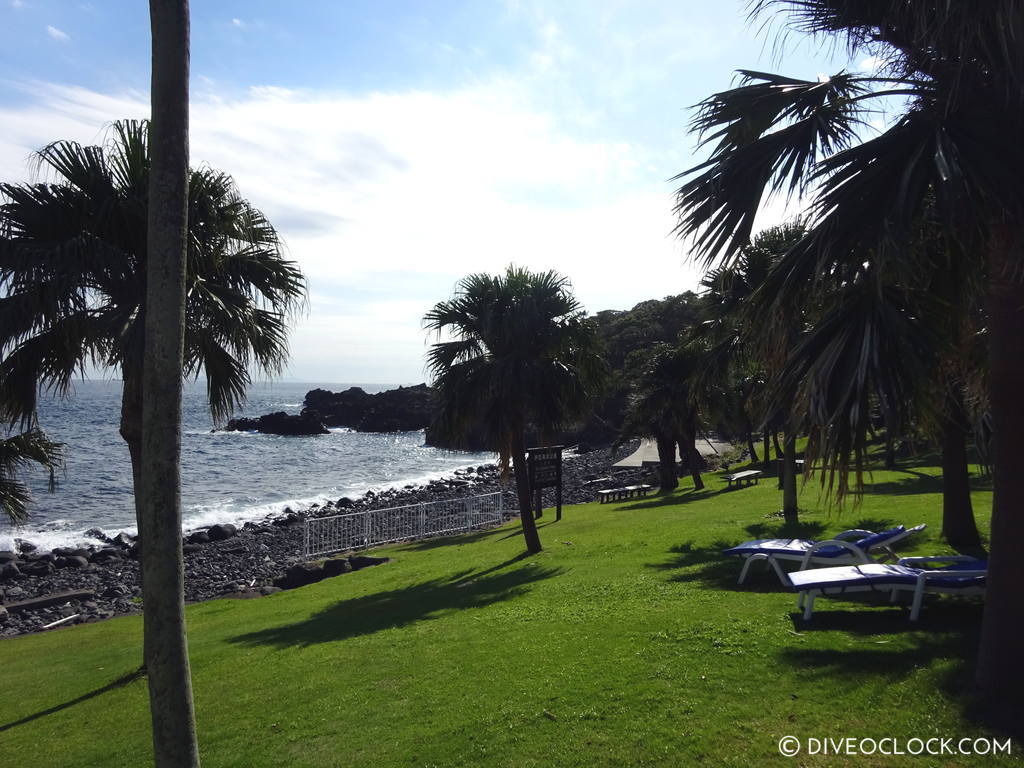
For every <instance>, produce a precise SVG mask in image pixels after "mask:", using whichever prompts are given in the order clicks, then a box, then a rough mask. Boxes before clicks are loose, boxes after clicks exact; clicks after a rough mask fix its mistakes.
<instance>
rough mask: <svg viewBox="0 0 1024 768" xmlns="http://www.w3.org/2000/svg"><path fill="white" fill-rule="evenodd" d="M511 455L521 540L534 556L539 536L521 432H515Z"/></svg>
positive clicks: (539, 547) (537, 547)
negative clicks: (523, 540) (520, 524)
mask: <svg viewBox="0 0 1024 768" xmlns="http://www.w3.org/2000/svg"><path fill="white" fill-rule="evenodd" d="M511 454H512V471H513V473H514V474H515V478H516V495H517V497H518V498H519V519H520V520H522V523H523V538H524V539H525V540H526V551H527V552H529V553H531V554H534V553H536V552H540V550H541V546H540V534H539V533H538V532H537V523H536V522H535V521H534V518H533V507H532V503H531V502H532V498H531V495H530V472H529V470H528V469H527V468H526V445H525V443H524V442H523V434H522V432H516V434H515V436H514V437H513V438H512V450H511Z"/></svg>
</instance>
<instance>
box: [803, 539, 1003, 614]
mask: <svg viewBox="0 0 1024 768" xmlns="http://www.w3.org/2000/svg"><path fill="white" fill-rule="evenodd" d="M935 563H945V565H943V566H942V567H939V568H928V567H925V566H927V565H930V564H935ZM987 568H988V564H987V563H986V562H985V561H984V560H978V559H976V558H973V557H963V556H960V555H951V556H943V557H905V558H903V559H902V560H900V561H899V562H898V563H896V564H894V565H893V564H885V563H866V564H864V565H848V566H844V567H840V568H815V569H812V570H809V571H803V572H801V573H794V574H791V575H790V578H791V580H792V584H793V588H794V589H795V590H797V593H798V594H797V601H796V607H797V610H803V616H804V621H810V619H811V612H812V611H813V610H814V598H816V597H817V596H818V595H837V594H844V593H847V592H870V591H877V592H885V593H888V594H889V599H890V600H891V601H892V602H895V601H896V598H897V596H898V595H899V593H900V592H911V593H913V601H912V603H911V608H910V620H911V621H917V618H918V616H920V614H921V604H922V602H923V601H924V596H925V595H931V594H947V595H962V596H970V595H981V594H984V592H985V577H986V575H987V573H988V571H987Z"/></svg>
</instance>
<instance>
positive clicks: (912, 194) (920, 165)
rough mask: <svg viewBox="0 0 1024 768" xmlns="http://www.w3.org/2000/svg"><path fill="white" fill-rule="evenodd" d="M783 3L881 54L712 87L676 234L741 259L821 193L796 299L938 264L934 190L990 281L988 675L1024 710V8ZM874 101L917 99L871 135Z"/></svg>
mask: <svg viewBox="0 0 1024 768" xmlns="http://www.w3.org/2000/svg"><path fill="white" fill-rule="evenodd" d="M769 6H772V7H776V6H785V7H788V10H789V11H790V13H791V17H792V23H791V26H792V27H793V28H795V29H796V30H798V31H803V32H808V33H811V34H818V35H825V36H837V37H839V38H841V39H842V40H844V41H845V42H846V43H847V44H848V46H849V48H850V50H851V52H852V53H857V54H860V53H869V54H870V55H872V56H875V57H876V58H877V59H879V60H881V61H883V62H884V66H883V69H882V70H881V71H880V72H878V73H869V74H853V73H849V72H839V73H837V74H836V75H833V76H832V77H831V78H827V79H817V80H813V81H807V80H798V79H794V78H789V77H782V76H779V75H774V74H767V73H762V72H751V71H745V72H742V73H741V74H742V77H743V81H742V83H741V84H740V86H739V87H737V88H734V89H731V90H729V91H725V92H722V93H719V94H715V95H714V96H712V97H710V98H709V99H707V100H706V101H704V102H703V103H702V104H701V106H700V109H699V112H698V115H697V117H696V119H695V121H694V126H695V128H696V129H697V130H699V131H701V132H702V133H703V134H704V136H705V140H706V141H711V142H715V145H714V147H713V149H712V152H711V156H710V158H709V159H708V160H707V161H706V162H705V163H702V164H700V165H698V166H696V167H694V168H692V169H690V170H689V171H686V172H684V174H682V178H685V179H686V180H685V181H684V183H683V184H682V186H681V187H680V189H679V192H678V199H677V211H678V213H679V216H680V223H679V228H678V232H679V234H680V235H683V236H692V238H693V240H694V245H695V248H696V251H697V252H698V253H699V254H703V255H704V256H705V257H706V258H708V259H709V261H715V260H718V259H726V260H728V259H730V258H731V257H732V256H733V255H734V254H735V253H736V252H737V251H738V249H739V248H740V247H742V245H743V244H744V243H746V242H747V240H748V238H749V236H750V233H751V230H752V227H753V223H754V218H755V216H756V215H757V212H758V210H759V208H760V204H761V202H762V199H763V198H764V196H765V195H766V194H771V193H773V192H782V191H786V192H788V193H791V194H805V195H807V196H808V198H809V200H810V207H809V213H810V217H809V221H808V232H807V234H806V236H805V237H804V238H802V239H801V241H800V242H799V243H797V244H796V245H795V246H794V247H793V248H791V249H790V250H789V251H788V252H787V254H786V256H785V257H784V258H783V260H782V263H781V264H780V270H781V271H780V274H784V275H785V276H786V278H785V280H784V281H782V284H781V286H780V288H781V289H780V291H779V292H778V294H777V295H776V297H775V302H776V306H779V307H783V306H785V305H786V303H787V302H790V301H792V300H793V293H794V292H795V291H800V290H803V287H804V286H806V285H808V284H811V283H812V282H813V281H814V280H815V279H816V277H817V276H823V275H824V276H829V278H830V279H833V280H837V281H843V280H848V279H852V276H853V275H854V274H855V273H856V272H857V271H858V270H859V269H860V268H861V267H862V266H863V264H864V263H865V260H866V259H867V260H870V261H873V262H887V263H892V264H899V265H902V266H903V268H904V270H905V271H907V272H915V271H921V270H923V269H927V268H928V262H927V260H924V259H921V258H920V255H921V254H920V252H919V251H918V250H917V249H914V248H908V247H907V244H908V242H909V241H910V240H911V239H912V237H913V232H914V228H915V224H916V222H917V221H918V219H919V217H920V215H921V213H922V212H923V211H924V210H925V208H926V207H927V206H929V205H931V204H932V201H934V207H935V211H936V215H937V217H938V219H939V221H940V222H941V223H942V226H943V230H942V233H943V237H944V238H946V239H948V241H949V242H950V243H951V244H952V246H953V247H951V248H950V249H948V252H949V253H955V254H957V255H958V257H959V258H963V259H970V260H971V263H972V269H971V271H972V272H973V273H975V274H984V275H986V277H987V281H988V284H987V300H988V305H989V312H990V314H989V318H990V324H989V334H990V357H989V360H990V371H991V374H990V376H991V378H990V381H991V410H992V417H993V422H994V424H995V425H996V431H995V434H994V437H993V443H994V445H993V453H994V456H995V461H994V467H993V470H994V481H995V494H994V500H993V513H992V553H991V559H990V567H989V577H988V599H987V603H986V609H985V618H984V622H983V629H982V642H981V649H980V653H979V664H978V674H977V679H978V683H979V685H980V687H981V688H982V690H983V691H984V693H985V694H986V695H987V697H988V698H989V699H990V701H992V702H993V703H996V704H999V705H1000V706H1002V707H1003V708H1004V709H1006V708H1014V707H1015V708H1024V657H1021V655H1020V654H1019V652H1018V649H1017V648H1016V643H1017V638H1019V637H1020V636H1021V634H1024V601H1021V600H1020V599H1019V590H1020V589H1021V588H1022V586H1024V551H1022V549H1024V544H1022V543H1021V542H1024V488H1022V487H1021V486H1020V484H1019V483H1018V482H1017V481H1016V478H1015V477H1014V473H1015V472H1017V471H1019V470H1018V469H1017V467H1019V465H1020V464H1021V463H1022V460H1024V446H1022V445H1021V443H1020V440H1019V435H1020V434H1022V433H1024V409H1021V408H1020V407H1019V393H1020V392H1021V391H1022V390H1024V335H1022V334H1021V333H1020V328H1021V327H1022V326H1024V280H1022V279H1021V277H1020V274H1021V270H1020V263H1021V259H1022V258H1024V254H1022V246H1021V240H1020V237H1019V235H1018V232H1017V229H1018V224H1017V223H1018V222H1019V220H1020V217H1021V214H1022V213H1024V189H1022V188H1021V186H1020V183H1019V182H1020V178H1021V176H1022V172H1024V147H1022V145H1021V142H1020V140H1019V138H1020V135H1021V133H1022V129H1024V55H1022V53H1021V51H1022V48H1021V46H1022V43H1021V40H1022V39H1024V37H1022V35H1024V6H1022V3H1021V2H1020V0H992V1H991V2H988V3H984V4H980V5H979V4H974V3H907V2H903V0H882V2H873V3H864V2H858V1H857V0H780V1H779V2H768V1H767V0H761V1H760V2H758V3H756V4H755V6H754V14H755V15H758V14H762V13H763V12H764V11H765V9H766V8H768V7H769ZM873 102H874V103H875V105H879V104H884V108H883V109H884V111H887V112H889V113H890V114H891V112H892V109H893V108H894V107H895V106H896V105H902V110H903V111H902V114H900V115H898V116H897V117H896V118H895V119H893V120H891V121H890V122H889V124H888V126H887V127H886V128H884V129H883V130H881V131H880V133H879V134H878V135H877V136H875V137H873V138H870V139H866V140H865V139H862V138H861V135H860V126H861V125H863V124H864V123H866V121H867V117H868V115H869V112H870V110H872V108H873V104H872V103H873ZM876 338H877V337H876Z"/></svg>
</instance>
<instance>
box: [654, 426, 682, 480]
mask: <svg viewBox="0 0 1024 768" xmlns="http://www.w3.org/2000/svg"><path fill="white" fill-rule="evenodd" d="M655 440H656V442H657V444H658V482H659V484H660V485H661V488H660V489H659V490H660V491H661V492H662V493H668V492H669V491H674V490H675V489H676V488H677V487H679V472H678V470H677V469H676V441H675V440H673V439H672V436H671V435H666V434H659V435H658V436H657V437H656V438H655Z"/></svg>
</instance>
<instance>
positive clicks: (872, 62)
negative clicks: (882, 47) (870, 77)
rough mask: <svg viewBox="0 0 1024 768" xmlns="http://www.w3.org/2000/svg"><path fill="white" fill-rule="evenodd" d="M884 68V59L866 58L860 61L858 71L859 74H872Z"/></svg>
mask: <svg viewBox="0 0 1024 768" xmlns="http://www.w3.org/2000/svg"><path fill="white" fill-rule="evenodd" d="M884 66H885V59H883V58H881V57H879V56H868V57H867V58H866V59H864V60H863V61H861V63H860V70H861V72H868V73H871V74H874V73H876V72H878V70H880V69H881V68H882V67H884Z"/></svg>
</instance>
